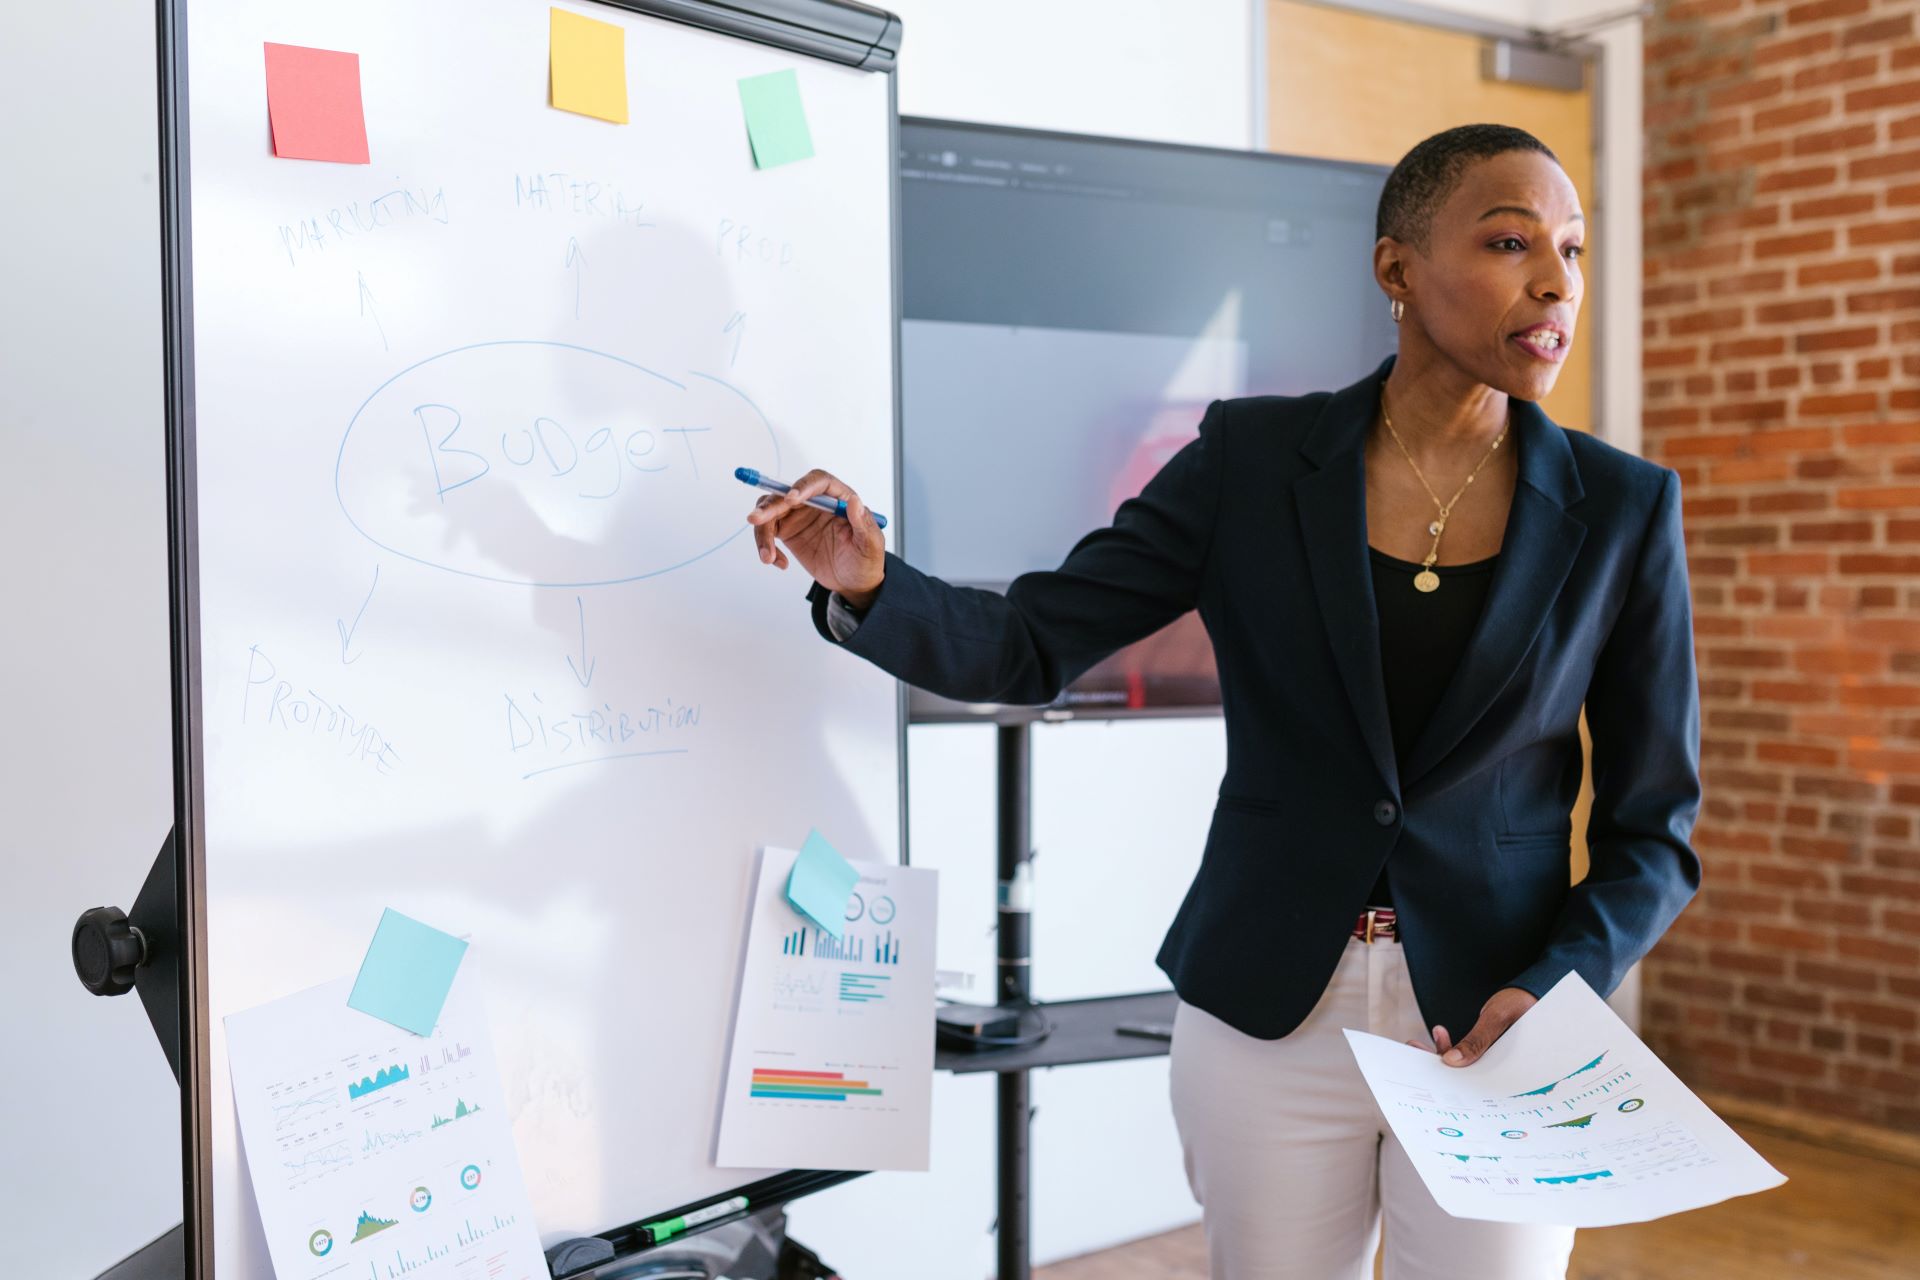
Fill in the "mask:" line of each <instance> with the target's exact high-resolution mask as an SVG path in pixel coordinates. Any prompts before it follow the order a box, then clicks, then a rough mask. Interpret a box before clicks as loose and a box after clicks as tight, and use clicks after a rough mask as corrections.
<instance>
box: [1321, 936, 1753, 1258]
mask: <svg viewBox="0 0 1920 1280" xmlns="http://www.w3.org/2000/svg"><path fill="white" fill-rule="evenodd" d="M1346 1035H1347V1043H1348V1045H1349V1046H1351V1048H1352V1049H1353V1056H1354V1058H1355V1059H1356V1060H1357V1061H1358V1062H1359V1064H1360V1072H1361V1074H1362V1075H1363V1076H1364V1077H1365V1078H1366V1081H1367V1086H1368V1087H1369V1088H1370V1089H1372V1090H1373V1096H1374V1099H1375V1100H1376V1101H1377V1102H1378V1103H1379V1104H1380V1110H1381V1111H1382V1112H1384V1113H1385V1115H1386V1117H1387V1123H1388V1124H1390V1125H1392V1126H1393V1133H1394V1136H1395V1137H1396V1138H1398V1139H1399V1140H1400V1145H1401V1146H1402V1147H1404V1148H1405V1149H1406V1152H1407V1154H1408V1156H1410V1157H1411V1158H1412V1160H1413V1166H1414V1168H1415V1169H1417V1170H1419V1172H1420V1177H1421V1179H1422V1180H1423V1181H1425V1183H1426V1184H1427V1189H1428V1190H1429V1191H1431V1192H1432V1193H1433V1198H1434V1200H1435V1201H1437V1202H1438V1203H1439V1205H1440V1207H1441V1208H1443V1209H1445V1210H1446V1211H1447V1212H1448V1213H1450V1214H1452V1215H1453V1216H1454V1217H1456V1218H1482V1219H1486V1220H1488V1221H1492V1222H1533V1223H1553V1224H1557V1225H1559V1226H1568V1227H1610V1226H1617V1225H1619V1224H1621V1223H1627V1222H1648V1221H1651V1220H1652V1219H1654V1218H1661V1217H1665V1216H1666V1215H1668V1214H1670V1213H1680V1212H1682V1211H1684V1210H1687V1209H1699V1208H1703V1207H1704V1206H1706V1205H1710V1204H1718V1203H1719V1202H1720V1201H1722V1200H1726V1199H1730V1198H1732V1197H1733V1196H1742V1195H1750V1194H1751V1193H1753V1192H1755V1191H1764V1190H1766V1189H1768V1188H1769V1187H1777V1186H1779V1185H1780V1184H1781V1183H1783V1182H1785V1181H1786V1178H1785V1177H1784V1176H1783V1175H1782V1174H1781V1173H1780V1172H1779V1171H1778V1170H1776V1169H1774V1168H1773V1166H1771V1165H1769V1164H1768V1163H1767V1162H1766V1161H1765V1160H1763V1159H1761V1158H1760V1155H1759V1153H1758V1152H1756V1151H1754V1149H1753V1148H1752V1147H1750V1146H1748V1145H1747V1144H1746V1143H1745V1142H1743V1141H1741V1139H1740V1136H1739V1135H1738V1134H1736V1133H1735V1132H1734V1131H1733V1130H1732V1129H1730V1128H1728V1127H1727V1125H1726V1123H1725V1122H1724V1121H1723V1120H1721V1119H1720V1117H1718V1116H1716V1115H1715V1114H1714V1113H1713V1112H1712V1111H1711V1110H1709V1109H1708V1107H1707V1105H1706V1104H1705V1103H1704V1102H1702V1101H1700V1099H1699V1098H1697V1097H1696V1096H1694V1094H1693V1092H1692V1091H1691V1090H1689V1089H1688V1088H1687V1087H1686V1086H1685V1085H1684V1084H1682V1083H1681V1082H1680V1079H1679V1077H1677V1076H1675V1075H1674V1074H1673V1072H1671V1071H1669V1070H1668V1069H1667V1067H1666V1064H1665V1063H1663V1062H1661V1061H1660V1059H1658V1058H1656V1057H1655V1056H1654V1055H1653V1053H1652V1051H1651V1050H1649V1049H1648V1048H1647V1046H1646V1045H1644V1044H1642V1043H1641V1042H1640V1038H1639V1037H1638V1036H1636V1035H1634V1034H1633V1031H1632V1030H1631V1029H1630V1028H1629V1027H1628V1026H1627V1024H1626V1023H1624V1022H1622V1021H1621V1020H1620V1018H1619V1016H1618V1015H1616V1014H1615V1013H1614V1011H1613V1010H1612V1009H1611V1008H1610V1007H1609V1006H1608V1005H1607V1002H1606V1001H1605V1000H1602V999H1601V998H1600V997H1599V996H1598V995H1597V994H1595V992H1594V990H1593V988H1592V987H1590V986H1588V985H1587V984H1586V982H1585V980H1584V979H1582V978H1581V977H1580V975H1578V974H1577V973H1569V974H1568V975H1567V976H1566V977H1564V978H1562V979H1561V980H1560V981H1559V982H1558V983H1556V984H1554V987H1553V989H1552V990H1551V991H1549V992H1547V994H1546V995H1545V996H1544V997H1542V998H1541V1000H1540V1001H1539V1002H1538V1003H1537V1004H1535V1005H1534V1006H1533V1007H1532V1008H1530V1009H1528V1010H1527V1011H1526V1013H1524V1014H1522V1015H1521V1017H1520V1019H1519V1020H1518V1021H1516V1022H1515V1023H1514V1024H1513V1025H1512V1026H1511V1027H1509V1028H1508V1029H1507V1031H1506V1034H1504V1035H1503V1036H1501V1037H1500V1039H1498V1040H1497V1041H1495V1042H1494V1044H1493V1047H1492V1048H1491V1049H1489V1050H1488V1051H1487V1052H1486V1053H1485V1054H1484V1055H1483V1056H1482V1057H1481V1058H1480V1059H1479V1060H1478V1061H1476V1062H1474V1063H1473V1064H1472V1065H1471V1066H1466V1067H1450V1066H1447V1065H1446V1064H1445V1063H1443V1062H1441V1061H1440V1057H1439V1055H1438V1054H1435V1053H1432V1052H1429V1051H1427V1050H1423V1049H1416V1048H1414V1047H1413V1046H1412V1045H1408V1044H1403V1043H1401V1042H1399V1041H1397V1040H1390V1039H1387V1038H1386V1037H1383V1036H1376V1035H1371V1034H1369V1033H1367V1032H1364V1031H1354V1030H1351V1029H1349V1030H1348V1031H1347V1033H1346Z"/></svg>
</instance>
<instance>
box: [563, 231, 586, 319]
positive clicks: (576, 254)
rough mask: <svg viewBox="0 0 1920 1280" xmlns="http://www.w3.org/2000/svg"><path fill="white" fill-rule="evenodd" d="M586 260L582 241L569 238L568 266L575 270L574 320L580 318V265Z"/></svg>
mask: <svg viewBox="0 0 1920 1280" xmlns="http://www.w3.org/2000/svg"><path fill="white" fill-rule="evenodd" d="M586 260H587V255H586V254H584V253H582V252H581V251H580V241H579V240H577V239H575V238H574V237H573V236H568V237H567V261H566V265H567V266H569V267H572V268H573V318H574V319H575V320H578V319H579V318H580V264H581V263H583V262H585V261H586Z"/></svg>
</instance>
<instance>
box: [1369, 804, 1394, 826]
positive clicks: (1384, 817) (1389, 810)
mask: <svg viewBox="0 0 1920 1280" xmlns="http://www.w3.org/2000/svg"><path fill="white" fill-rule="evenodd" d="M1399 814H1400V806H1399V805H1396V804H1395V803H1394V802H1393V801H1391V800H1382V801H1381V802H1380V803H1379V804H1376V805H1375V806H1373V820H1374V821H1375V822H1377V823H1379V824H1380V825H1381V826H1383V827H1390V826H1392V825H1393V820H1394V819H1395V818H1396V817H1398V816H1399Z"/></svg>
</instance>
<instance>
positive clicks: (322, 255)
mask: <svg viewBox="0 0 1920 1280" xmlns="http://www.w3.org/2000/svg"><path fill="white" fill-rule="evenodd" d="M566 7H569V8H572V9H574V10H575V11H578V12H586V13H588V14H590V15H591V16H593V17H596V18H599V19H601V20H603V21H608V22H614V23H618V24H619V25H621V26H623V27H625V28H626V32H627V36H626V60H627V72H628V93H629V102H630V113H631V114H630V118H631V120H632V123H631V124H630V125H627V126H618V125H612V124H608V123H605V122H602V121H598V120H593V119H589V118H586V117H583V116H577V115H572V114H569V113H566V112H561V111H556V110H553V109H551V108H549V107H547V106H546V105H545V103H546V93H547V27H548V8H549V6H548V5H547V4H545V3H538V2H533V0H458V2H456V0H409V2H408V3H406V4H403V5H394V4H383V3H374V2H371V0H343V2H342V3H339V4H334V5H330V6H326V7H324V8H322V9H314V8H312V7H310V6H296V5H292V4H288V3H284V2H283V0H274V2H273V3H269V4H261V3H258V2H257V0H250V2H249V3H245V4H243V3H240V2H239V0H191V3H190V4H189V5H188V6H187V22H186V26H187V32H188V40H189V49H188V73H189V75H188V93H189V98H190V127H191V153H190V154H191V174H190V195H191V215H192V224H191V232H192V253H193V278H192V281H191V290H192V295H191V305H192V318H193V343H194V349H193V360H194V367H193V372H194V378H195V388H194V394H195V430H196V435H197V476H198V486H199V488H198V506H197V518H198V537H199V544H198V551H199V574H200V578H199V605H200V628H201V640H202V650H201V652H202V672H201V678H202V700H201V707H200V712H201V725H202V730H203V733H204V744H205V769H204V798H205V811H206V821H205V847H206V855H205V856H206V887H207V917H208V935H207V956H208V966H209V977H208V991H209V1002H210V1014H211V1018H210V1022H211V1028H212V1046H211V1047H212V1058H211V1070H212V1108H213V1110H212V1125H213V1132H214V1152H215V1169H214V1176H213V1191H214V1211H215V1226H216V1256H217V1259H218V1274H219V1275H220V1276H221V1277H222V1280H227V1278H228V1277H249V1278H251V1277H256V1276H257V1277H265V1276H267V1275H268V1274H269V1271H268V1269H267V1262H266V1254H265V1250H264V1244H263V1242H262V1240H261V1239H260V1228H259V1225H258V1219H257V1216H256V1215H255V1213H254V1210H253V1208H252V1206H251V1203H250V1193H249V1192H248V1191H247V1190H246V1174H245V1170H244V1168H243V1166H242V1163H241V1153H240V1151H239V1149H238V1145H237V1136H236V1133H235V1128H234V1123H233V1114H232V1102H231V1096H230V1089H229V1082H228V1078H227V1069H226V1060H225V1056H224V1045H223V1039H222V1034H221V1023H220V1019H221V1018H222V1017H223V1016H224V1015H225V1014H227V1013H229V1012H232V1011H234V1010H236V1009H240V1008H245V1007H248V1006H251V1005H253V1004H257V1003H260V1002H262V1001H266V1000H270V999H273V998H275V997H277V996H280V995H284V994H286V993H289V992H292V991H297V990H300V989H302V988H304V987H307V986H310V985H313V984H315V983H318V982H322V981H326V980H328V979H330V978H334V977H338V976H340V975H342V974H348V973H352V972H354V971H355V970H356V968H357V966H358V963H359V960H360V957H361V955H362V953H363V952H364V949H365V946H366V943H367V941H368V939H369V938H370V937H371V936H372V932H373V928H374V925H375V923H376V922H377V920H378V918H379V914H380V911H381V909H382V908H383V907H387V906H392V907H394V908H396V909H399V910H401V911H404V912H407V913H409V914H412V915H415V916H417V917H418V918H420V919H422V920H425V921H427V922H429V923H432V924H435V925H437V926H440V927H442V928H446V929H449V930H452V931H455V932H464V933H469V934H470V935H471V937H472V940H473V944H474V946H475V948H476V949H477V950H479V951H481V952H483V953H484V954H485V956H486V964H485V973H486V975H487V983H488V988H487V993H486V996H487V1007H488V1020H489V1022H490V1024H491V1026H492V1027H493V1029H494V1035H495V1037H496V1040H497V1041H498V1046H497V1047H498V1050H499V1056H500V1060H501V1065H502V1070H503V1073H504V1075H505V1085H506V1093H507V1097H508V1101H509V1105H510V1107H511V1108H512V1110H513V1113H514V1134H515V1139H516V1143H517V1146H518V1149H519V1154H520V1159H521V1162H522V1164H523V1166H524V1167H525V1170H526V1175H527V1182H528V1186H529V1190H530V1192H531V1194H532V1197H533V1202H534V1208H535V1212H536V1214H537V1216H538V1218H539V1222H540V1227H541V1235H542V1238H543V1240H544V1241H545V1242H546V1243H549V1244H551V1243H553V1242H554V1241H557V1240H559V1239H563V1238H566V1237H569V1236H573V1235H578V1234H585V1233H590V1232H595V1231H600V1230H605V1229H608V1228H609V1227H612V1226H615V1225H619V1224H622V1223H625V1222H628V1221H631V1220H633V1219H635V1218H637V1217H640V1216H642V1215H644V1214H648V1213H652V1212H656V1211H658V1210H661V1209H664V1208H668V1207H671V1206H673V1205H677V1204H680V1203H683V1202H686V1201H689V1200H693V1199H696V1198H698V1197H700V1196H703V1195H706V1194H709V1193H711V1192H714V1191H717V1190H721V1189H724V1188H727V1187H732V1186H737V1185H740V1184H743V1183H745V1182H749V1181H752V1180H753V1179H755V1178H757V1177H760V1176H764V1175H765V1174H766V1173H770V1172H773V1171H771V1170H765V1171H756V1170H720V1169H716V1168H714V1167H713V1165H712V1163H711V1155H712V1149H713V1132H714V1125H715V1121H716V1118H717V1115H718V1105H719V1096H720V1088H721V1084H722V1074H723V1072H722V1064H723V1062H724V1054H725V1048H726V1033H727V1025H728V1020H729V1016H730V1013H731V1008H732V1001H733V996H734V981H735V974H736V966H737V961H738V951H739V947H740V945H741V941H742V939H743V936H744V935H743V929H744V925H745V908H746V904H747V898H748V893H749V872H750V869H751V867H752V865H753V861H754V850H755V849H756V848H757V847H758V846H759V845H761V844H765V843H776V844H788V845H791V844H794V843H797V842H799V841H800V840H802V839H803V838H804V837H805V835H806V833H807V829H808V828H809V827H811V826H817V827H819V829H820V830H821V831H822V832H823V833H824V834H825V835H827V837H828V838H829V839H830V840H832V841H833V842H834V843H835V845H836V846H837V847H838V848H839V849H840V850H841V851H842V852H844V853H846V854H847V855H848V856H849V857H853V858H881V859H889V860H893V859H897V858H898V856H899V852H900V850H899V847H898V846H899V832H900V827H901V813H900V804H901V799H900V797H901V787H900V780H901V759H900V751H901V746H900V744H901V741H902V738H901V734H900V731H899V720H898V706H899V703H898V699H897V693H896V685H895V683H894V682H893V681H892V679H891V678H889V677H887V676H885V675H884V674H883V673H881V672H880V671H878V670H877V669H875V668H873V667H871V666H870V665H869V664H866V663H861V662H856V661H852V660H850V659H848V658H847V657H846V656H845V655H844V654H841V653H839V652H837V651H836V650H835V649H834V648H833V647H832V646H830V645H827V644H825V643H824V642H822V641H821V640H820V639H819V637H818V636H816V635H815V634H814V631H813V628H812V625H811V621H810V619H809V616H808V609H807V605H806V603H805V601H804V599H803V598H802V597H803V595H804V592H805V588H806V586H807V585H808V584H807V580H806V579H805V578H804V576H802V575H801V573H800V572H799V571H798V570H797V568H796V569H794V570H790V571H789V572H787V573H784V574H781V573H778V572H777V571H774V570H771V569H769V568H767V567H766V566H764V565H762V564H761V563H760V562H759V560H758V558H757V556H756V555H755V553H754V550H753V543H752V538H751V535H750V532H749V530H748V528H747V526H746V524H745V520H744V517H745V514H746V512H747V510H749V509H750V507H751V505H752V500H753V497H754V493H753V491H752V490H749V489H747V488H746V487H745V486H743V485H741V484H739V483H738V482H737V481H736V480H734V479H733V478H732V470H733V468H734V467H735V466H753V467H758V468H760V469H762V470H763V471H766V472H768V473H769V474H772V475H775V476H779V477H782V478H788V479H790V478H793V477H795V476H797V475H799V474H800V473H801V472H803V471H805V470H807V469H808V468H809V467H814V466H820V467H825V468H828V469H830V470H833V471H834V472H835V473H836V474H838V475H840V476H842V477H843V478H845V479H846V480H847V481H848V482H849V483H851V484H853V485H854V486H855V487H856V488H858V489H859V490H860V491H861V493H862V494H863V495H864V496H867V497H868V498H869V499H870V500H871V501H872V502H873V504H874V505H875V507H876V508H878V509H880V510H883V511H887V512H889V514H892V513H893V512H895V511H896V510H897V507H896V506H895V505H893V504H894V475H895V459H894V456H893V432H892V423H893V404H894V386H893V378H894V369H893V311H892V277H891V263H892V222H891V218H892V213H891V189H890V176H889V175H890V159H891V158H890V155H889V149H890V145H891V143H890V112H891V104H890V97H889V88H890V86H889V82H888V78H887V77H886V76H885V75H883V74H877V73H872V72H861V71H855V70H851V69H846V68H841V67H837V66H832V65H828V64H825V63H821V62H817V61H814V60H811V59H807V58H802V57H798V56H794V55H789V54H785V53H782V52H778V51H775V50H772V49H768V48H764V47H761V46H757V45H752V44H747V43H743V42H739V41H735V40H731V39H728V38H725V37H721V36H716V35H711V34H708V33H703V32H699V31H696V30H693V29H690V28H687V27H683V26H679V25H676V24H672V23H667V22H663V21H659V20H655V19H651V18H646V17H641V16H636V15H633V14H629V13H625V12H623V11H620V10H616V9H611V8H606V7H599V6H589V5H570V6H566ZM267 41H273V42H279V43H288V44H297V45H310V46H315V47H319V48H327V49H337V50H346V51H352V52H356V53H358V54H359V55H360V75H361V86H362V96H363V101H364V104H365V111H366V118H367V131H368V138H369V146H370V151H371V155H372V159H373V163H372V164H371V165H366V166H354V165H334V164H324V163H314V162H305V161H292V160H278V159H275V158H273V156H272V155H271V152H270V147H269V135H268V126H267V116H266V108H265V93H264V69H263V57H262V52H261V45H262V43H263V42H267ZM787 67H792V68H794V69H795V70H796V72H797V74H798V76H799V82H800V88H801V94H802V97H803V100H804V102H805V106H806V112H807V118H808V122H809V125H810V128H811V131H812V135H813V139H814V144H815V148H816V152H817V154H816V156H815V157H814V158H813V159H811V160H807V161H802V162H798V163H795V164H790V165H786V166H782V167H780V168H776V169H772V170H768V171H765V172H760V171H756V170H755V169H754V168H753V167H752V164H751V160H750V153H749V151H748V147H747V140H746V136H745V129H744V124H743V120H742V116H741V111H740V105H739V98H738V93H737V90H736V82H737V81H738V79H739V78H740V77H742V76H747V75H753V74H757V73H760V72H765V71H772V70H779V69H782V68H787ZM541 188H544V190H545V193H546V194H545V197H544V199H542V198H541V197H539V196H537V195H536V194H535V192H536V191H537V190H539V189H541ZM456 415H457V416H456ZM456 423H457V424H458V426H457V430H456V429H455V424H456ZM450 431H451V432H454V434H452V435H448V432H450ZM895 530H897V526H894V527H892V528H890V530H889V532H890V533H891V532H894V531H895ZM623 717H624V722H623ZM643 753H644V754H643Z"/></svg>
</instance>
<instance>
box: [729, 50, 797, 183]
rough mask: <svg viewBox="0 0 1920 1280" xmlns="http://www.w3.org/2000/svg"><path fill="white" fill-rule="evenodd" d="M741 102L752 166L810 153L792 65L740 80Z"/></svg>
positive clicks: (766, 166) (768, 165)
mask: <svg viewBox="0 0 1920 1280" xmlns="http://www.w3.org/2000/svg"><path fill="white" fill-rule="evenodd" d="M740 106H741V109H742V110H744V111H745V112H746V115H747V142H748V143H749V144H750V145H751V146H752V147H753V167H754V168H756V169H771V168H773V166H775V165H777V164H786V163H788V162H789V161H793V160H806V159H810V158H811V157H812V156H813V135H812V134H811V133H809V132H808V131H807V112H806V108H805V107H802V106H801V105H800V77H799V76H796V75H795V74H794V73H793V71H792V70H791V69H788V70H786V71H774V72H771V73H769V74H767V75H764V76H748V77H747V78H746V79H744V80H742V81H741V82H740Z"/></svg>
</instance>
